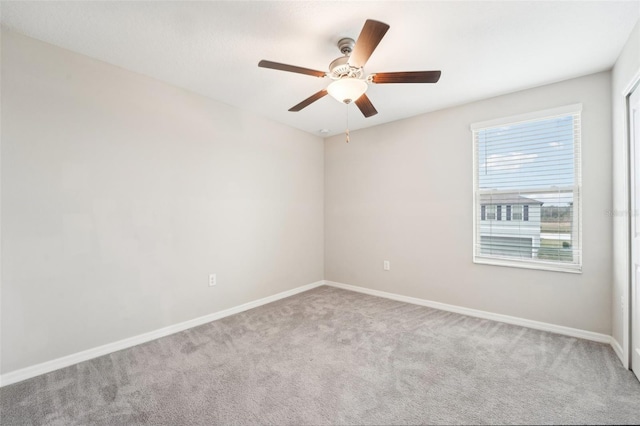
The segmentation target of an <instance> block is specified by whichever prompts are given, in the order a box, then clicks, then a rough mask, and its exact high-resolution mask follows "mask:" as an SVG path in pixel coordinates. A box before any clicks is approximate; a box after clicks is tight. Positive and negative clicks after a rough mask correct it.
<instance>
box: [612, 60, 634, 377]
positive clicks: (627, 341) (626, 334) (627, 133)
mask: <svg viewBox="0 0 640 426" xmlns="http://www.w3.org/2000/svg"><path fill="white" fill-rule="evenodd" d="M635 90H640V70H638V72H636V74H635V75H634V76H633V78H632V79H631V80H630V82H629V84H628V85H627V86H626V88H625V89H624V91H623V92H622V96H623V97H624V115H625V117H624V127H625V129H624V137H625V140H626V152H625V154H626V156H627V161H626V166H627V170H626V181H627V182H626V183H627V194H626V195H627V200H626V201H627V203H626V204H627V212H628V214H627V222H626V227H627V232H626V234H627V265H628V268H627V285H626V286H624V289H623V298H624V303H623V312H622V316H623V318H622V342H621V343H622V354H621V355H622V359H621V361H622V364H623V365H624V367H625V368H627V369H630V368H631V357H632V354H631V351H632V350H633V348H632V345H631V337H632V335H631V333H632V331H631V325H632V324H631V322H632V320H633V315H632V309H633V303H632V302H633V301H632V298H631V296H632V291H633V254H634V251H633V238H632V237H633V236H632V235H631V233H632V224H631V221H632V219H633V214H634V212H633V205H634V199H633V196H634V194H633V182H632V179H633V175H634V159H633V157H632V154H633V149H634V147H633V146H632V144H631V116H630V106H631V105H630V99H631V94H632V93H633V92H634V91H635ZM637 142H638V141H636V143H637ZM637 149H640V144H638V143H637ZM637 172H638V173H640V170H638V171H637ZM614 303H615V301H614Z"/></svg>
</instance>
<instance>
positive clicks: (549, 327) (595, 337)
mask: <svg viewBox="0 0 640 426" xmlns="http://www.w3.org/2000/svg"><path fill="white" fill-rule="evenodd" d="M324 284H325V285H328V286H331V287H336V288H341V289H343V290H351V291H357V292H358V293H364V294H368V295H371V296H378V297H384V298H385V299H391V300H397V301H399V302H406V303H411V304H414V305H420V306H426V307H429V308H434V309H439V310H441V311H448V312H455V313H457V314H462V315H468V316H471V317H476V318H482V319H488V320H492V321H498V322H504V323H507V324H513V325H519V326H522V327H527V328H533V329H535V330H542V331H549V332H551V333H557V334H563V335H565V336H571V337H577V338H580V339H586V340H592V341H594V342H600V343H609V344H612V337H611V336H608V335H606V334H601V333H594V332H593V331H587V330H580V329H578V328H571V327H565V326H562V325H555V324H549V323H546V322H540V321H533V320H529V319H525V318H518V317H512V316H509V315H502V314H495V313H493V312H487V311H480V310H477V309H471V308H464V307H462V306H455V305H448V304H446V303H440V302H434V301H431V300H426V299H418V298H417V297H410V296H403V295H400V294H395V293H388V292H386V291H380V290H372V289H369V288H365V287H358V286H355V285H349V284H342V283H337V282H333V281H326V280H325V281H324ZM612 346H613V345H612ZM613 349H614V350H616V348H615V347H614V348H613ZM621 352H622V350H621Z"/></svg>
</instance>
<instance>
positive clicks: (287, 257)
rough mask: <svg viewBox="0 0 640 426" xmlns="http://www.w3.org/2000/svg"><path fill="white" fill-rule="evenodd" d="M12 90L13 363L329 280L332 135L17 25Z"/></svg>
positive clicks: (7, 209)
mask: <svg viewBox="0 0 640 426" xmlns="http://www.w3.org/2000/svg"><path fill="white" fill-rule="evenodd" d="M1 90H2V116H1V119H2V134H1V138H2V216H1V217H2V233H3V234H2V237H3V238H2V306H1V308H2V314H1V316H2V321H1V324H2V330H1V334H2V366H1V372H3V373H6V372H11V371H13V370H16V369H20V368H22V367H26V366H30V365H33V364H36V363H39V362H43V361H48V360H51V359H55V358H57V357H61V356H64V355H68V354H72V353H75V352H78V351H82V350H85V349H89V348H93V347H96V346H99V345H102V344H106V343H111V342H114V341H117V340H120V339H123V338H126V337H130V336H134V335H137V334H141V333H144V332H148V331H152V330H155V329H159V328H161V327H165V326H168V325H172V324H175V323H179V322H182V321H186V320H189V319H192V318H196V317H199V316H202V315H206V314H209V313H213V312H217V311H220V310H223V309H226V308H229V307H233V306H237V305H240V304H242V303H244V302H248V301H252V300H255V299H258V298H261V297H265V296H269V295H273V294H275V293H278V292H281V291H285V290H288V289H291V288H294V287H298V286H301V285H304V284H309V283H312V282H315V281H318V280H321V279H322V278H323V262H324V260H323V183H324V182H323V173H324V170H323V160H324V158H323V141H322V139H320V138H318V137H314V136H312V135H309V134H306V133H303V132H301V131H298V130H294V129H291V128H289V127H286V126H284V125H280V124H276V123H274V122H271V121H268V120H265V119H262V118H258V117H256V116H253V115H251V114H248V113H245V112H242V111H240V110H237V109H234V108H231V107H228V106H226V105H223V104H220V103H218V102H215V101H212V100H209V99H207V98H203V97H201V96H198V95H195V94H192V93H189V92H186V91H183V90H180V89H177V88H175V87H172V86H169V85H166V84H164V83H161V82H159V81H156V80H152V79H150V78H147V77H145V76H142V75H138V74H135V73H132V72H129V71H125V70H122V69H120V68H117V67H114V66H111V65H108V64H105V63H102V62H99V61H96V60H92V59H90V58H87V57H85V56H82V55H79V54H75V53H72V52H69V51H65V50H63V49H60V48H57V47H54V46H51V45H48V44H45V43H42V42H39V41H36V40H33V39H29V38H26V37H23V36H20V35H17V34H14V33H10V32H3V34H2V86H1ZM209 273H217V277H218V285H217V286H216V287H209V286H208V274H209Z"/></svg>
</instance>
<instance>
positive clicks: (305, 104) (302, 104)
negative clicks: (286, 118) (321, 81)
mask: <svg viewBox="0 0 640 426" xmlns="http://www.w3.org/2000/svg"><path fill="white" fill-rule="evenodd" d="M327 93H328V92H327V90H326V89H322V90H321V91H319V92H318V93H314V94H313V95H311V96H309V97H308V98H307V99H305V100H304V101H302V102H300V103H299V104H298V105H296V106H294V107H291V108H289V111H291V112H298V111H300V110H301V109H302V108H305V107H308V106H309V105H311V104H312V103H314V102H315V101H317V100H318V99H320V98H322V97H324V96H326V95H327Z"/></svg>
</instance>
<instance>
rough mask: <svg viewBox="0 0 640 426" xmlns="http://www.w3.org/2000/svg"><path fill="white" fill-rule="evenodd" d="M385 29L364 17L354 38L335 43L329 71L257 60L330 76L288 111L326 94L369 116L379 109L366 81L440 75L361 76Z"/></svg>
mask: <svg viewBox="0 0 640 426" xmlns="http://www.w3.org/2000/svg"><path fill="white" fill-rule="evenodd" d="M388 29H389V25H387V24H385V23H383V22H379V21H374V20H372V19H367V21H366V22H365V23H364V27H363V28H362V31H360V35H359V36H358V40H357V41H354V40H353V39H352V38H343V39H341V40H340V41H339V42H338V48H339V49H340V52H341V53H342V54H343V55H344V56H341V57H339V58H337V59H335V60H334V61H333V62H331V64H329V72H324V71H317V70H312V69H309V68H302V67H297V66H294V65H287V64H281V63H279V62H272V61H266V60H262V61H260V62H259V63H258V66H259V67H262V68H271V69H274V70H280V71H288V72H295V73H299V74H306V75H311V76H315V77H320V78H324V77H329V78H330V79H332V80H334V81H333V82H332V83H331V84H329V86H328V87H327V88H326V89H322V90H320V91H319V92H317V93H314V94H313V95H311V96H309V97H308V98H307V99H305V100H304V101H302V102H300V103H299V104H297V105H295V106H293V107H291V108H290V109H289V111H293V112H297V111H300V110H302V109H303V108H305V107H307V106H309V105H311V104H312V103H314V102H315V101H317V100H318V99H320V98H323V97H324V96H326V95H327V94H329V95H331V96H333V97H334V98H335V99H336V100H338V101H339V102H343V103H345V104H350V103H351V102H355V104H356V105H357V106H358V109H360V111H361V112H362V114H363V115H364V116H365V117H371V116H373V115H376V114H377V113H378V111H376V109H375V107H374V106H373V104H372V103H371V101H370V100H369V98H368V97H367V95H366V94H365V92H366V91H367V87H368V85H369V84H372V83H373V84H388V83H436V82H437V81H438V80H439V79H440V74H441V72H440V71H403V72H380V73H374V74H370V75H368V76H367V77H364V69H363V68H364V66H365V64H366V63H367V61H368V60H369V57H371V54H372V53H373V51H374V50H375V49H376V47H377V46H378V44H379V43H380V41H381V40H382V37H384V35H385V34H386V33H387V30H388Z"/></svg>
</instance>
